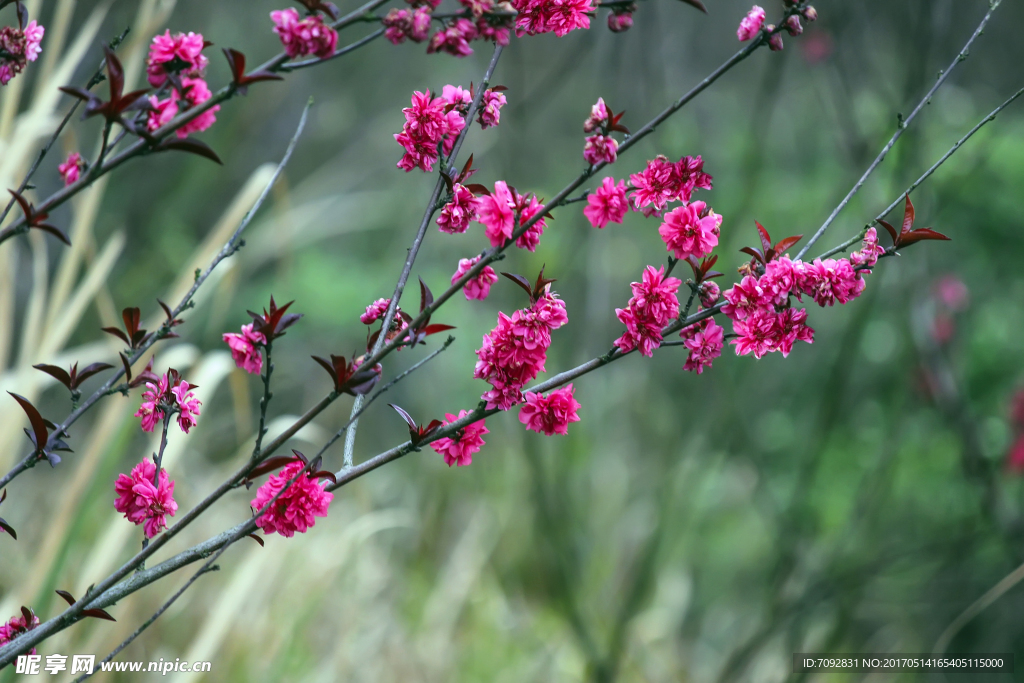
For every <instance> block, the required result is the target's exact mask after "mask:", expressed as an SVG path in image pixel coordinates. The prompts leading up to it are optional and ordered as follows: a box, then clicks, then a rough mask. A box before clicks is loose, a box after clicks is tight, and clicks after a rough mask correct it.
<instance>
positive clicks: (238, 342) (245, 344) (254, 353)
mask: <svg viewBox="0 0 1024 683" xmlns="http://www.w3.org/2000/svg"><path fill="white" fill-rule="evenodd" d="M221 338H222V339H223V340H224V341H225V342H227V345H228V347H229V348H230V349H231V357H232V358H233V359H234V361H235V365H237V366H238V367H240V368H242V369H243V370H245V371H246V372H248V373H249V374H250V375H258V374H260V372H262V371H263V354H262V353H260V349H259V347H260V345H263V344H266V343H267V338H266V337H265V336H264V335H263V333H262V332H253V331H252V323H249V324H248V325H242V331H241V333H235V332H225V333H224V334H223V335H221Z"/></svg>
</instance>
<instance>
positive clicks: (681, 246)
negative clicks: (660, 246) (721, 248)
mask: <svg viewBox="0 0 1024 683" xmlns="http://www.w3.org/2000/svg"><path fill="white" fill-rule="evenodd" d="M721 226H722V217H721V216H719V215H718V214H717V213H715V212H714V211H712V210H711V207H709V206H708V205H707V204H705V203H704V202H701V201H696V202H692V203H690V204H684V205H682V206H679V207H676V208H675V209H672V210H671V211H669V212H668V213H667V214H665V222H664V223H662V224H661V227H659V228H658V234H660V235H661V239H662V241H664V242H665V246H666V247H668V250H669V251H671V252H672V255H673V256H674V257H675V258H677V259H685V258H687V257H689V256H693V257H695V258H697V259H701V258H703V257H705V256H707V255H708V254H710V253H711V250H712V249H714V248H715V247H717V246H718V236H719V234H720V228H721Z"/></svg>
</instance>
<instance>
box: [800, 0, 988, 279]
mask: <svg viewBox="0 0 1024 683" xmlns="http://www.w3.org/2000/svg"><path fill="white" fill-rule="evenodd" d="M1001 3H1002V0H991V2H990V3H989V9H988V12H986V13H985V16H984V17H983V18H982V20H981V23H980V24H978V28H976V29H974V33H972V34H971V37H970V39H969V40H968V41H967V44H966V45H964V47H963V49H962V50H960V52H958V53H957V55H956V58H955V59H954V60H953V63H952V64H950V65H949V68H947V69H946V70H945V71H943V72H942V73H941V74H939V77H938V79H937V80H936V81H935V84H934V85H933V86H932V87H931V88H930V89H929V90H928V92H927V93H925V96H924V97H923V98H921V101H920V102H918V103H917V106H916V107H914V110H913V111H912V112H910V116H908V117H907V118H905V119H904V118H902V117H901V118H900V121H899V125H898V126H897V127H896V132H895V133H893V134H892V137H891V138H889V142H887V143H886V144H885V147H883V148H882V151H881V152H879V153H878V156H877V157H875V160H874V161H872V162H871V165H870V166H868V169H867V170H866V171H864V175H862V176H861V177H860V180H858V181H857V183H856V184H855V185H854V186H853V187H852V188H850V191H849V192H848V193H846V196H845V197H844V198H843V201H841V202H839V206H837V207H836V208H835V209H833V210H832V213H831V214H829V217H828V218H827V219H826V220H825V222H824V223H823V224H822V226H821V227H820V228H818V230H817V232H815V233H814V235H812V236H811V239H809V240H808V241H807V243H806V244H804V246H803V249H801V250H800V252H799V253H798V254H797V255H796V257H797V258H798V259H799V258H803V255H804V254H806V253H807V250H808V249H810V248H811V247H812V246H814V243H815V242H817V241H818V240H819V239H820V238H821V236H822V235H824V234H825V231H826V230H828V226H830V225H832V221H834V220H835V219H836V216H838V215H839V212H840V211H842V210H843V209H844V208H845V207H846V205H847V204H848V203H849V202H850V200H851V199H852V198H853V196H854V195H855V194H857V192H859V191H860V188H861V187H862V186H863V185H864V182H865V181H866V180H867V179H868V176H870V175H871V174H872V173H874V172H875V169H876V168H878V165H879V164H881V163H882V160H883V159H885V156H886V155H887V154H888V153H889V150H890V149H892V147H893V145H895V144H896V141H897V140H899V139H900V137H901V136H902V135H903V131H905V130H906V129H907V126H909V125H910V122H911V121H913V120H914V118H916V117H917V114H918V112H920V111H921V110H922V109H923V108H924V106H925V105H926V104H928V103H929V102H931V99H932V96H933V95H935V91H937V90H938V89H939V88H940V87H942V84H943V83H945V82H946V79H947V78H949V75H950V74H951V73H953V69H955V68H956V65H957V64H959V63H960V62H962V61H964V60H965V59H967V54H968V52H969V51H970V48H971V45H972V44H973V43H974V39H975V38H977V37H978V36H979V35H981V33H982V31H983V30H984V28H985V24H987V23H988V20H989V18H990V17H991V16H992V13H993V12H995V11H996V8H997V7H999V5H1000V4H1001Z"/></svg>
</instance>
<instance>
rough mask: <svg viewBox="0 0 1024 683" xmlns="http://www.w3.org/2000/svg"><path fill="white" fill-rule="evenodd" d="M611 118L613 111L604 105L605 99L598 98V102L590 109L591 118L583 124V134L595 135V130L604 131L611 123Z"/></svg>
mask: <svg viewBox="0 0 1024 683" xmlns="http://www.w3.org/2000/svg"><path fill="white" fill-rule="evenodd" d="M611 118H612V113H611V110H609V109H608V105H607V104H605V103H604V98H603V97H598V98H597V102H595V103H594V106H592V107H591V108H590V116H588V117H587V120H586V121H584V122H583V132H584V133H593V132H594V131H595V130H604V129H605V128H606V127H607V126H608V123H609V121H611Z"/></svg>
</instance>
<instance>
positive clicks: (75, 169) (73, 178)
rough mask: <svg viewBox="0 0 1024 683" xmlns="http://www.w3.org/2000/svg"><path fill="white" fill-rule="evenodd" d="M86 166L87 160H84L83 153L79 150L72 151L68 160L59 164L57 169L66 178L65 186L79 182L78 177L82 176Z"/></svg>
mask: <svg viewBox="0 0 1024 683" xmlns="http://www.w3.org/2000/svg"><path fill="white" fill-rule="evenodd" d="M84 166H85V162H84V161H83V160H82V155H81V154H79V153H78V152H72V153H71V154H69V155H68V160H67V161H65V162H64V163H63V164H60V165H59V166H57V171H58V172H59V173H60V177H61V178H63V179H64V186H65V187H67V186H68V185H73V184H74V183H77V182H78V178H79V177H80V176H81V172H82V168H83V167H84Z"/></svg>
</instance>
